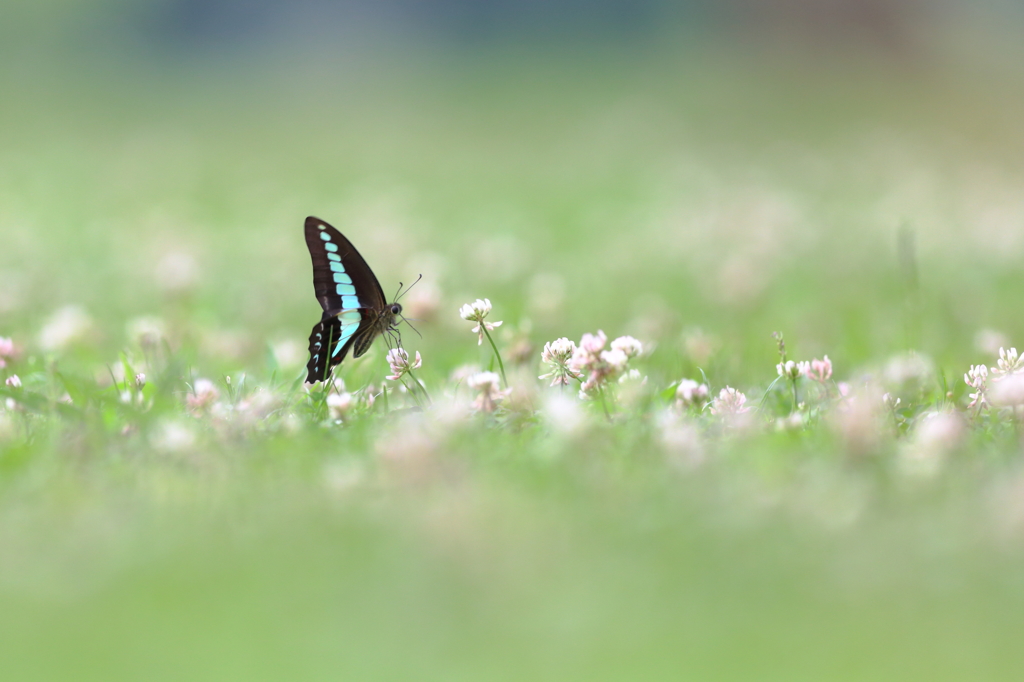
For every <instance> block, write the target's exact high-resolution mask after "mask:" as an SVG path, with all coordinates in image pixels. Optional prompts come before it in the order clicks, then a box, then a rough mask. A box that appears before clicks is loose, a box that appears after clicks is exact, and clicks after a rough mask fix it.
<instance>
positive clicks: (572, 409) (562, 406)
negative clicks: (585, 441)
mask: <svg viewBox="0 0 1024 682" xmlns="http://www.w3.org/2000/svg"><path fill="white" fill-rule="evenodd" d="M541 417H542V418H543V419H544V423H545V424H547V425H548V426H550V427H551V429H552V431H554V432H556V433H558V434H561V435H564V436H569V435H572V434H575V433H579V432H580V431H582V430H583V428H584V426H585V425H586V421H587V413H586V412H585V411H583V410H582V409H581V408H580V403H579V401H578V400H575V399H573V398H570V397H568V396H566V395H563V394H562V393H559V392H551V393H549V394H547V395H546V396H545V397H544V403H543V405H542V407H541Z"/></svg>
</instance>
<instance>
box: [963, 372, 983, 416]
mask: <svg viewBox="0 0 1024 682" xmlns="http://www.w3.org/2000/svg"><path fill="white" fill-rule="evenodd" d="M964 383H966V384H967V385H968V386H970V387H971V388H973V389H974V393H970V394H969V397H970V399H971V402H970V404H968V405H967V407H978V409H981V406H982V405H986V404H987V403H988V400H987V399H986V397H985V393H986V392H987V391H988V367H986V366H985V365H971V369H970V371H968V372H967V373H966V374H964Z"/></svg>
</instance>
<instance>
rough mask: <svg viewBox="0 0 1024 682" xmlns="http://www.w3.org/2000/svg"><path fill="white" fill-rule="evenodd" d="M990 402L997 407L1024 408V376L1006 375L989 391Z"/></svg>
mask: <svg viewBox="0 0 1024 682" xmlns="http://www.w3.org/2000/svg"><path fill="white" fill-rule="evenodd" d="M988 401H989V402H990V403H991V404H992V405H994V406H995V407H1012V408H1014V409H1015V410H1016V408H1019V407H1021V406H1024V374H1008V375H1004V376H1003V377H1002V378H1001V379H1000V380H998V381H996V382H995V384H993V386H992V387H991V388H990V389H989V391H988Z"/></svg>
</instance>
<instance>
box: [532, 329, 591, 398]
mask: <svg viewBox="0 0 1024 682" xmlns="http://www.w3.org/2000/svg"><path fill="white" fill-rule="evenodd" d="M575 353H576V344H575V343H573V342H572V341H570V340H569V339H567V338H565V337H562V338H560V339H556V340H554V341H548V342H547V343H545V344H544V350H543V351H541V354H540V359H541V361H543V362H544V363H545V364H546V365H547V366H548V367H550V368H551V371H550V372H548V373H547V374H542V375H540V376H539V377H537V378H538V379H547V378H550V379H551V385H552V386H559V385H561V386H568V385H569V380H570V379H579V378H581V377H580V373H579V372H578V371H576V370H575V369H573V368H572V367H570V366H569V363H570V361H571V360H572V358H573V355H575Z"/></svg>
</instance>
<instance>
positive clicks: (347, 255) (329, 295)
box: [306, 216, 402, 384]
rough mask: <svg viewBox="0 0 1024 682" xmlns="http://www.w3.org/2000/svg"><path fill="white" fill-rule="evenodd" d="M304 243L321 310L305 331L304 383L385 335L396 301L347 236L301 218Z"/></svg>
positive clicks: (394, 323) (325, 374)
mask: <svg viewBox="0 0 1024 682" xmlns="http://www.w3.org/2000/svg"><path fill="white" fill-rule="evenodd" d="M306 246H307V247H309V255H310V256H311V257H312V258H313V288H314V289H315V290H316V300H317V301H319V302H320V307H322V308H323V309H324V313H323V317H321V318H320V322H318V323H317V325H316V326H315V327H313V332H312V333H311V334H310V335H309V363H308V364H307V365H306V370H307V371H308V376H307V377H306V383H310V384H313V383H316V382H318V381H326V380H327V379H328V378H329V377H330V376H331V368H333V367H334V366H335V365H338V364H340V363H341V361H342V360H344V359H345V355H346V354H347V353H348V351H349V348H353V347H354V350H353V352H352V355H353V357H357V358H358V357H359V356H361V355H362V354H363V353H365V352H366V351H367V350H368V349H369V348H370V345H371V344H372V343H373V340H374V339H375V338H377V335H378V334H391V333H393V330H394V329H395V327H396V326H397V324H398V323H397V321H396V318H398V317H399V316H400V315H401V314H402V306H401V305H400V304H398V303H390V304H389V303H388V302H387V300H386V299H385V298H384V291H383V290H382V289H381V288H380V283H379V282H377V278H376V277H375V276H374V274H373V270H371V269H370V266H369V265H367V264H366V261H365V260H363V257H362V256H360V255H359V252H358V251H356V247H354V246H352V243H351V242H349V240H347V239H345V237H343V236H342V234H341V233H340V232H338V231H337V230H336V229H334V228H333V227H331V226H330V225H328V224H327V223H325V222H324V221H322V220H320V219H319V218H314V217H313V216H310V217H308V218H306Z"/></svg>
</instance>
